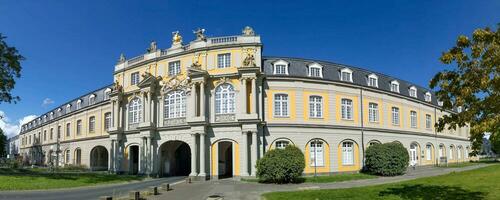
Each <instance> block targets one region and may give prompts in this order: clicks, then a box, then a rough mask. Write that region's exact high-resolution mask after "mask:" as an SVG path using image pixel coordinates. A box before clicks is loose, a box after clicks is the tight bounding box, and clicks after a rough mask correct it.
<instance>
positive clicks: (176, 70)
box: [168, 61, 181, 76]
mask: <svg viewBox="0 0 500 200" xmlns="http://www.w3.org/2000/svg"><path fill="white" fill-rule="evenodd" d="M180 73H181V61H173V62H169V63H168V75H169V76H175V75H177V74H180Z"/></svg>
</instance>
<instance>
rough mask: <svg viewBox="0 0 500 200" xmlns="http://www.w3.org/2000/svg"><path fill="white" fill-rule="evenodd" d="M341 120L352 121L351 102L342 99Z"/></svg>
mask: <svg viewBox="0 0 500 200" xmlns="http://www.w3.org/2000/svg"><path fill="white" fill-rule="evenodd" d="M341 110H342V119H347V120H352V113H353V110H352V100H350V99H342V108H341Z"/></svg>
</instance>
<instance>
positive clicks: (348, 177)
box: [241, 173, 377, 183]
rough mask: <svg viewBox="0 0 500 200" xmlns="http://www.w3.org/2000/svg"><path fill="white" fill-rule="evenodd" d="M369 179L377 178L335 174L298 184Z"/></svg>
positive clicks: (304, 179) (357, 174)
mask: <svg viewBox="0 0 500 200" xmlns="http://www.w3.org/2000/svg"><path fill="white" fill-rule="evenodd" d="M371 178H377V176H374V175H369V174H363V173H353V174H335V175H330V176H316V177H314V176H305V177H301V178H300V179H299V180H298V182H300V183H303V182H306V183H333V182H341V181H352V180H359V179H371ZM241 180H242V181H246V182H255V183H257V182H259V180H258V179H255V178H251V179H245V178H242V179H241Z"/></svg>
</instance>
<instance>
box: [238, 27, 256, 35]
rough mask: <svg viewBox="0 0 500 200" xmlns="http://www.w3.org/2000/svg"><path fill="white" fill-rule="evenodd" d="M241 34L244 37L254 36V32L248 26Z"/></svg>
mask: <svg viewBox="0 0 500 200" xmlns="http://www.w3.org/2000/svg"><path fill="white" fill-rule="evenodd" d="M241 33H243V35H244V36H255V31H254V30H253V28H252V27H250V26H245V28H243V30H242V31H241Z"/></svg>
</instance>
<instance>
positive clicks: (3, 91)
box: [0, 33, 24, 103]
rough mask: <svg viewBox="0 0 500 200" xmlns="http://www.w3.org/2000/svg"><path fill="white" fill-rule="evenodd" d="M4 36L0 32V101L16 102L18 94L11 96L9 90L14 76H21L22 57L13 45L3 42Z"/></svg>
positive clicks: (11, 87) (12, 86) (12, 85)
mask: <svg viewBox="0 0 500 200" xmlns="http://www.w3.org/2000/svg"><path fill="white" fill-rule="evenodd" d="M5 38H6V37H5V36H3V35H2V34H1V33H0V103H2V102H7V103H12V102H14V103H16V102H17V101H19V97H18V96H12V94H11V93H10V91H11V90H12V89H13V88H14V86H15V84H16V81H15V78H19V77H20V76H21V63H20V61H22V60H24V57H23V56H22V55H20V54H19V53H18V51H17V49H16V48H15V47H10V46H9V45H7V42H5Z"/></svg>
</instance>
